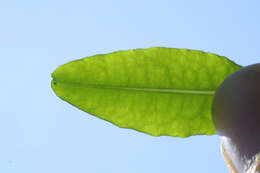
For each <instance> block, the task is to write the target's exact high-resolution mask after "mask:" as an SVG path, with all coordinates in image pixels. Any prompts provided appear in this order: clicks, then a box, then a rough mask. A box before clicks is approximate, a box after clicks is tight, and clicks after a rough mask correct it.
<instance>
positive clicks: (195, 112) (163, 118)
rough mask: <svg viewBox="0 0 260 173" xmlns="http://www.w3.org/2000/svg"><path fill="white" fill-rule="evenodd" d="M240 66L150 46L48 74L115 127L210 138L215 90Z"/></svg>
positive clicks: (59, 88)
mask: <svg viewBox="0 0 260 173" xmlns="http://www.w3.org/2000/svg"><path fill="white" fill-rule="evenodd" d="M240 68H241V66H239V65H237V64H235V63H234V62H232V61H230V60H229V59H227V58H226V57H223V56H218V55H216V54H212V53H205V52H202V51H197V50H188V49H175V48H163V47H153V48H149V49H136V50H127V51H118V52H113V53H109V54H105V55H95V56H91V57H87V58H83V59H80V60H76V61H72V62H69V63H67V64H65V65H62V66H60V67H58V68H57V69H56V70H55V71H54V72H53V74H52V77H53V81H52V88H53V90H54V92H55V93H56V95H57V96H59V97H60V98H61V99H63V100H65V101H67V102H69V103H71V104H72V105H74V106H76V107H78V108H79V109H81V110H83V111H85V112H88V113H89V114H92V115H95V116H97V117H99V118H101V119H104V120H107V121H109V122H111V123H113V124H116V125H117V126H119V127H123V128H131V129H135V130H137V131H141V132H145V133H148V134H150V135H153V136H160V135H169V136H178V137H187V136H191V135H199V134H206V135H211V134H215V131H216V130H215V128H214V125H213V122H212V119H211V103H212V99H213V96H214V93H215V90H216V89H217V88H218V86H219V85H220V84H221V83H222V82H223V80H224V79H225V78H226V77H227V76H228V75H230V74H231V73H233V72H235V71H237V70H238V69H240Z"/></svg>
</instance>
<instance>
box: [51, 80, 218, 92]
mask: <svg viewBox="0 0 260 173" xmlns="http://www.w3.org/2000/svg"><path fill="white" fill-rule="evenodd" d="M55 81H56V80H55ZM56 83H57V81H56ZM58 83H63V84H65V85H66V84H67V85H77V86H82V87H88V88H101V89H119V90H132V91H144V92H161V93H176V94H197V95H214V94H215V91H214V90H186V89H169V88H143V87H122V86H105V85H87V84H82V83H76V82H61V81H59V82H58Z"/></svg>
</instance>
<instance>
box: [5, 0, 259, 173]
mask: <svg viewBox="0 0 260 173" xmlns="http://www.w3.org/2000/svg"><path fill="white" fill-rule="evenodd" d="M259 7H260V1H258V0H249V1H242V0H230V1H224V0H218V1H206V0H197V1H191V0H189V1H188V0H182V1H176V0H167V1H166V0H161V1H153V0H149V1H148V0H143V1H142V0H131V1H119V0H110V1H105V0H103V1H102V0H96V1H89V0H74V1H66V0H63V1H60V0H57V1H50V0H45V1H32V0H23V1H18V0H9V1H1V2H0V58H1V68H0V74H1V85H0V96H1V100H0V105H1V109H0V139H1V140H0V172H5V173H35V172H37V173H46V172H48V173H56V172H62V173H72V172H77V173H83V172H84V173H86V172H87V173H88V172H89V173H133V172H135V173H145V172H149V173H161V172H163V173H173V172H180V173H182V172H183V173H188V172H200V173H209V172H211V173H219V172H223V173H224V172H228V170H227V168H226V166H225V164H224V161H223V159H222V156H221V154H220V150H219V139H218V137H217V136H216V135H215V136H195V137H190V138H186V139H181V138H172V137H157V138H156V137H152V136H149V135H146V134H142V133H139V132H136V131H133V130H127V129H120V128H118V127H116V126H114V125H112V124H110V123H108V122H106V121H102V120H100V119H98V118H96V117H93V116H91V115H89V114H87V113H84V112H82V111H79V110H78V109H77V108H75V107H72V106H71V105H69V104H68V103H66V102H63V101H62V100H60V99H59V98H58V97H56V96H55V94H54V92H53V91H52V90H51V88H50V81H51V73H52V72H53V71H54V70H55V68H57V67H58V66H59V65H61V64H64V63H67V62H69V61H71V60H75V59H79V58H83V57H86V56H91V55H94V54H99V53H109V52H112V51H116V50H126V49H134V48H149V47H153V46H165V47H177V48H189V49H198V50H204V51H209V52H213V53H217V54H220V55H224V56H227V57H228V58H230V59H231V60H234V61H235V62H236V63H238V64H241V65H249V64H252V63H256V62H260V53H259V40H260V33H259V31H260V24H259V18H260V11H259Z"/></svg>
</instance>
